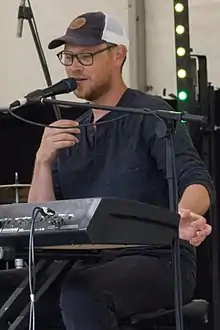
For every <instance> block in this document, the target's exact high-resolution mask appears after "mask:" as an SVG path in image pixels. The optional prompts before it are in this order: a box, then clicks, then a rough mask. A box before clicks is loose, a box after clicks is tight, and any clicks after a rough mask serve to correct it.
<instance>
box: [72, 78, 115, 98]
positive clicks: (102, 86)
mask: <svg viewBox="0 0 220 330" xmlns="http://www.w3.org/2000/svg"><path fill="white" fill-rule="evenodd" d="M84 84H85V85H84ZM86 84H88V86H86ZM111 87H112V82H111V77H108V79H106V78H105V80H102V81H99V82H98V83H96V84H94V85H93V86H91V85H90V86H89V80H86V81H85V82H82V85H81V86H80V84H79V86H78V87H77V89H76V90H75V91H74V94H75V95H76V97H78V98H80V99H84V100H86V101H89V102H95V101H96V100H98V99H99V98H100V97H102V96H103V95H105V94H106V93H107V92H109V90H110V89H111Z"/></svg>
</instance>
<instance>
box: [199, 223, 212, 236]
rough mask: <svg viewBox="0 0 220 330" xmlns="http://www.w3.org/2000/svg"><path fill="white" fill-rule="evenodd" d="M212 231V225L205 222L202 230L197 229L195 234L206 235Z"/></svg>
mask: <svg viewBox="0 0 220 330" xmlns="http://www.w3.org/2000/svg"><path fill="white" fill-rule="evenodd" d="M211 232H212V227H211V226H210V225H208V224H206V226H205V228H204V229H203V230H197V236H208V235H210V234H211Z"/></svg>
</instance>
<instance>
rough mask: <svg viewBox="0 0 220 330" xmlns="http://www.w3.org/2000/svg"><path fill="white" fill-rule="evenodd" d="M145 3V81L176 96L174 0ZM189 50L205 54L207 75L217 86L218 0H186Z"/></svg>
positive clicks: (219, 67) (219, 51) (219, 66)
mask: <svg viewBox="0 0 220 330" xmlns="http://www.w3.org/2000/svg"><path fill="white" fill-rule="evenodd" d="M145 1H146V31H147V82H148V84H149V85H152V86H153V87H154V92H155V93H157V94H159V95H161V93H162V90H163V88H166V89H167V91H168V93H176V78H175V48H174V47H175V46H174V16H173V0H145ZM189 6H190V34H191V48H193V51H194V54H203V55H207V58H208V76H209V81H211V82H212V83H213V84H214V86H216V87H220V46H219V45H220V33H219V31H220V0H189Z"/></svg>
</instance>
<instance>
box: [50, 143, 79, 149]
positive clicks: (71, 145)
mask: <svg viewBox="0 0 220 330" xmlns="http://www.w3.org/2000/svg"><path fill="white" fill-rule="evenodd" d="M75 144H76V143H75V142H73V141H57V142H54V147H55V150H58V149H63V148H69V147H73V146H74V145H75Z"/></svg>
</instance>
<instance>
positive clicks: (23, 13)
mask: <svg viewBox="0 0 220 330" xmlns="http://www.w3.org/2000/svg"><path fill="white" fill-rule="evenodd" d="M29 3H30V2H29ZM20 18H23V19H26V20H28V23H29V26H30V30H31V33H32V36H33V39H34V43H35V46H36V49H37V53H38V56H39V59H40V63H41V67H42V70H43V73H44V76H45V80H46V83H47V86H51V85H52V80H51V77H50V72H49V69H48V65H47V60H46V57H45V55H44V51H43V47H42V45H41V41H40V38H39V35H38V31H37V26H36V23H35V19H34V15H33V10H32V8H31V7H28V6H19V9H18V19H20ZM52 99H54V100H55V97H52ZM53 109H54V113H55V116H56V119H57V120H58V119H61V113H60V109H59V106H58V105H57V104H53Z"/></svg>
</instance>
